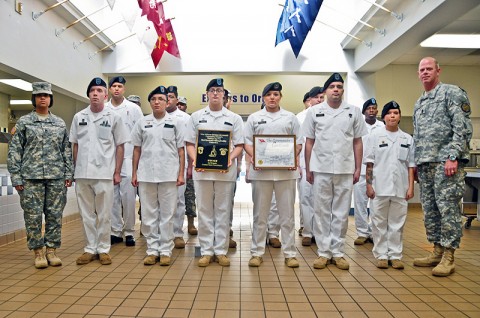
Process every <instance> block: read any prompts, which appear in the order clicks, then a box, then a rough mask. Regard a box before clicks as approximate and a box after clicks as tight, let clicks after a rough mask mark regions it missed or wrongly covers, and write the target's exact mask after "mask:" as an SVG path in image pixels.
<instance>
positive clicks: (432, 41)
mask: <svg viewBox="0 0 480 318" xmlns="http://www.w3.org/2000/svg"><path fill="white" fill-rule="evenodd" d="M420 46H422V47H443V48H452V49H480V34H434V35H432V36H431V37H429V38H428V39H426V40H425V41H423V42H422V43H420Z"/></svg>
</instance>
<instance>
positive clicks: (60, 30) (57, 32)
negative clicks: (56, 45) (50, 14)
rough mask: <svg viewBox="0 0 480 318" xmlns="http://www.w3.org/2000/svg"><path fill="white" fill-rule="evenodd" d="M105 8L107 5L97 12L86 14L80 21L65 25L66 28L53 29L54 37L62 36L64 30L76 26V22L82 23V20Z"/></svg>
mask: <svg viewBox="0 0 480 318" xmlns="http://www.w3.org/2000/svg"><path fill="white" fill-rule="evenodd" d="M107 7H108V4H107V5H105V6H103V7H101V8H100V9H98V10H96V11H94V12H92V13H90V14H87V15H86V16H83V17H81V18H80V19H77V20H75V21H73V22H72V23H70V24H69V25H67V26H65V27H63V28H61V29H55V35H56V36H60V34H62V33H63V32H65V30H67V29H69V28H71V27H72V26H74V25H75V24H77V23H78V22H80V21H82V20H84V19H86V18H88V17H90V16H92V15H94V14H95V13H97V12H99V11H102V10H103V9H105V8H107Z"/></svg>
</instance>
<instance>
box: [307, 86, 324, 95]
mask: <svg viewBox="0 0 480 318" xmlns="http://www.w3.org/2000/svg"><path fill="white" fill-rule="evenodd" d="M321 93H323V87H321V86H315V87H312V89H311V90H310V91H309V92H308V97H310V98H312V97H315V96H317V95H318V94H321Z"/></svg>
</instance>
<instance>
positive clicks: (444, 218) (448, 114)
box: [413, 57, 472, 276]
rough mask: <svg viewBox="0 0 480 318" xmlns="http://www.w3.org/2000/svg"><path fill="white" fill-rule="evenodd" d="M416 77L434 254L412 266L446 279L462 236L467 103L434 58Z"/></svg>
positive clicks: (417, 128)
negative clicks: (442, 74)
mask: <svg viewBox="0 0 480 318" xmlns="http://www.w3.org/2000/svg"><path fill="white" fill-rule="evenodd" d="M418 77H419V79H420V81H421V82H422V84H423V87H424V89H425V92H424V93H423V94H422V96H420V98H419V99H418V100H417V102H416V104H415V109H414V115H413V125H414V135H413V137H414V141H415V163H416V164H417V166H418V177H419V181H420V199H421V201H422V207H423V210H424V213H425V220H424V221H425V228H426V232H427V239H428V241H429V242H432V243H433V244H434V250H433V252H432V253H431V254H430V255H428V256H427V257H423V258H416V259H415V260H414V262H413V264H414V265H415V266H425V267H427V266H435V268H433V270H432V274H433V275H434V276H448V275H450V274H452V273H453V272H454V271H455V264H454V256H453V255H454V252H455V250H456V249H457V248H458V247H459V246H460V238H461V237H462V215H461V205H460V200H461V198H462V196H463V192H464V188H465V171H464V165H465V163H466V162H468V160H469V151H468V143H469V141H470V138H471V135H472V123H471V121H470V113H471V110H470V102H469V100H468V97H467V94H466V92H465V91H464V90H462V89H461V88H459V87H458V86H454V85H449V84H443V83H442V82H440V66H439V65H438V63H437V61H436V60H435V59H434V58H432V57H426V58H423V59H422V60H421V61H420V64H419V66H418Z"/></svg>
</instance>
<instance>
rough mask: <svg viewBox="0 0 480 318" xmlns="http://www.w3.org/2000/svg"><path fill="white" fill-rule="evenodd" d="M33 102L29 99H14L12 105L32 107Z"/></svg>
mask: <svg viewBox="0 0 480 318" xmlns="http://www.w3.org/2000/svg"><path fill="white" fill-rule="evenodd" d="M31 104H32V101H31V100H28V99H12V100H10V105H31Z"/></svg>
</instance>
